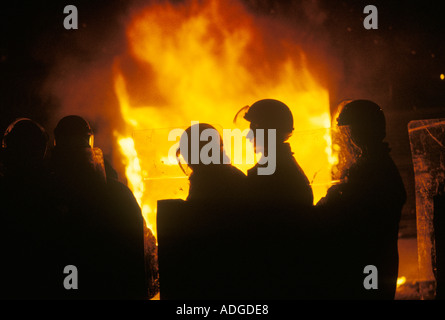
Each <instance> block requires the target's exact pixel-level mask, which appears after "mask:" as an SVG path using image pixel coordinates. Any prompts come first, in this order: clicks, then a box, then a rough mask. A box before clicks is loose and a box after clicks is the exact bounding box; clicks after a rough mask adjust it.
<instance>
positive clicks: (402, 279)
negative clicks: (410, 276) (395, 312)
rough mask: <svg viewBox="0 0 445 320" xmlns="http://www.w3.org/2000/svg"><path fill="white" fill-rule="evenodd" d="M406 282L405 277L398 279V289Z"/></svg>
mask: <svg viewBox="0 0 445 320" xmlns="http://www.w3.org/2000/svg"><path fill="white" fill-rule="evenodd" d="M405 282H406V278H405V277H398V278H397V288H398V287H400V286H401V285H403V284H405Z"/></svg>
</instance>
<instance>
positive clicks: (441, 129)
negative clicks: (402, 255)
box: [408, 119, 445, 299]
mask: <svg viewBox="0 0 445 320" xmlns="http://www.w3.org/2000/svg"><path fill="white" fill-rule="evenodd" d="M408 132H409V139H410V145H411V153H412V161H413V166H414V174H415V190H416V214H417V246H418V263H419V291H420V292H419V293H420V297H421V299H434V298H436V289H437V288H438V284H439V283H438V281H437V279H438V278H437V275H438V270H439V269H440V270H442V268H443V267H442V268H440V267H439V266H438V264H437V262H438V260H437V257H438V251H437V249H438V246H437V244H438V242H437V241H438V240H439V239H438V238H437V237H436V236H437V235H439V233H438V230H439V229H440V228H441V227H440V225H439V224H438V222H439V221H440V219H437V218H440V216H441V215H443V214H444V213H445V212H440V211H439V210H438V209H439V208H441V207H442V206H440V205H437V204H438V203H439V202H440V201H439V200H440V199H439V198H438V196H439V193H438V191H440V190H439V186H440V185H441V183H442V182H443V179H444V173H445V170H444V169H445V160H444V155H445V153H444V150H445V148H444V144H445V119H430V120H415V121H411V122H409V124H408ZM435 203H436V205H435ZM435 208H436V212H435ZM439 223H440V222H439Z"/></svg>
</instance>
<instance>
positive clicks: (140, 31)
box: [114, 1, 336, 234]
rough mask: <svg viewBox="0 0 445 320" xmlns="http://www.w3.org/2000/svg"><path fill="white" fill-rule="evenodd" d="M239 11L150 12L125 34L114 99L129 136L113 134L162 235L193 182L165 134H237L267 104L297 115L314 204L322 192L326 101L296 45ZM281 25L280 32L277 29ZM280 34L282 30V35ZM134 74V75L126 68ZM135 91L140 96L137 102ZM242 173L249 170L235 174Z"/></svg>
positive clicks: (298, 153) (298, 149)
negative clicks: (164, 220)
mask: <svg viewBox="0 0 445 320" xmlns="http://www.w3.org/2000/svg"><path fill="white" fill-rule="evenodd" d="M270 23H272V22H265V20H264V19H260V18H258V17H255V16H254V15H252V14H251V13H249V12H248V11H247V10H246V9H245V7H243V5H242V4H240V3H238V2H237V1H224V3H223V2H222V1H186V2H184V3H180V4H170V3H167V2H162V3H157V4H152V5H149V6H147V7H145V8H143V9H141V10H140V11H139V12H138V13H137V14H136V15H134V17H133V18H132V19H131V22H130V23H129V25H128V27H127V39H128V53H127V54H126V55H123V56H121V57H118V58H117V59H116V62H115V69H114V74H115V77H114V81H115V92H116V96H117V98H118V100H119V103H120V106H121V114H122V117H123V119H124V120H125V121H126V124H127V129H128V133H130V134H128V133H118V132H116V133H115V134H116V137H117V139H118V141H119V144H120V146H121V149H122V153H123V154H124V155H125V156H126V166H127V171H126V174H127V178H128V180H129V186H130V187H131V189H132V190H133V192H134V193H135V196H136V198H137V200H138V202H139V204H140V205H141V207H142V209H143V214H144V218H145V219H146V221H147V223H148V225H150V226H151V228H152V230H153V233H154V234H156V224H155V223H156V210H155V208H156V201H157V200H158V199H168V198H185V197H186V196H187V193H188V182H187V177H186V176H185V175H184V174H183V173H182V171H180V170H179V169H180V168H179V166H178V165H177V161H176V159H170V158H169V157H168V150H169V149H170V147H171V146H172V145H173V144H174V142H172V141H168V139H167V133H168V132H169V130H171V129H172V128H184V129H185V128H186V127H188V126H190V123H191V121H199V122H207V123H211V124H213V125H216V126H217V128H224V129H232V128H233V129H235V128H236V125H235V124H234V123H233V118H234V115H235V114H236V112H237V111H238V110H239V109H240V108H242V107H244V106H245V105H250V104H252V103H253V102H255V101H257V100H259V99H263V98H273V99H278V100H281V101H283V102H284V103H286V104H287V105H288V106H289V107H290V108H291V110H292V112H293V114H294V122H295V133H294V135H293V137H292V138H291V139H290V141H289V142H290V144H291V147H292V150H293V151H294V155H295V157H296V159H297V161H298V162H299V164H300V165H301V167H302V168H303V170H304V171H305V172H306V174H307V176H308V178H309V180H310V181H312V186H313V190H314V196H315V201H317V200H318V199H319V198H320V197H321V196H323V195H324V194H325V192H326V189H327V187H328V184H329V182H330V167H331V165H332V164H333V163H334V162H335V161H336V159H335V157H334V155H333V154H332V151H331V136H330V131H329V128H330V111H329V110H330V109H329V94H328V91H327V90H326V89H325V88H323V87H322V86H321V85H319V84H318V83H317V81H316V80H315V78H314V77H313V76H312V74H311V73H310V71H309V70H308V67H307V60H306V59H307V57H306V55H305V54H304V53H303V52H302V51H301V50H300V49H299V47H298V46H297V45H296V44H294V43H292V40H291V38H290V37H286V36H285V35H283V34H281V33H276V34H275V33H274V32H273V31H272V29H273V28H272V29H271V28H270V25H269V24H270ZM274 23H278V22H274ZM278 29H279V28H278ZM128 64H130V65H133V66H136V68H133V69H137V71H134V70H133V72H128V70H126V65H128ZM135 91H136V96H133V95H132V93H133V94H134V92H135ZM237 166H238V167H239V168H240V169H241V170H243V171H244V172H246V171H247V169H248V168H249V167H251V165H248V166H246V165H237Z"/></svg>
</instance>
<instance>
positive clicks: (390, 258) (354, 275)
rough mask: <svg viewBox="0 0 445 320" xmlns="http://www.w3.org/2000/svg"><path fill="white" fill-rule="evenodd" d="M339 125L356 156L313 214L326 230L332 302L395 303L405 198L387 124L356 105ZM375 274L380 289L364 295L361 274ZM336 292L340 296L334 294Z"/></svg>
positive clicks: (376, 112)
mask: <svg viewBox="0 0 445 320" xmlns="http://www.w3.org/2000/svg"><path fill="white" fill-rule="evenodd" d="M337 122H338V125H339V126H340V127H341V129H342V132H343V133H344V134H346V135H348V137H347V138H348V139H349V143H351V144H355V145H356V146H357V147H358V150H360V152H361V153H360V155H358V156H357V157H356V158H357V160H356V161H355V163H353V164H352V165H351V167H350V168H349V169H348V170H347V171H345V172H344V175H343V179H342V182H341V183H340V184H338V185H335V186H333V187H331V188H330V189H329V190H328V192H327V194H326V197H325V198H323V199H321V200H320V202H319V203H318V204H317V208H320V209H322V210H326V211H325V216H324V217H320V218H321V219H327V220H328V221H330V222H331V224H330V227H329V228H330V232H331V233H330V236H332V238H327V239H326V244H330V246H329V247H327V248H330V249H328V250H327V251H330V252H326V253H327V256H326V260H325V261H326V263H329V267H330V268H329V269H330V276H331V280H332V279H333V280H334V283H333V284H332V286H333V287H335V286H336V287H337V288H332V287H331V289H333V290H332V292H331V294H333V295H334V298H348V299H393V298H394V295H395V291H396V283H397V274H398V246H397V243H398V230H399V222H400V218H401V210H402V207H403V205H404V203H405V201H406V192H405V188H404V185H403V182H402V179H401V177H400V174H399V171H398V169H397V167H396V165H395V164H394V162H393V160H392V159H391V157H390V154H389V153H390V149H389V147H388V144H387V143H385V142H384V141H383V140H384V138H385V136H386V128H385V127H386V121H385V117H384V114H383V111H382V109H381V108H380V107H379V106H378V105H377V104H375V103H374V102H371V101H368V100H356V101H352V102H350V103H348V104H346V105H345V106H344V107H343V109H342V110H341V112H340V114H339V116H338V118H337ZM367 265H373V266H375V267H377V270H378V289H370V290H366V289H365V288H364V285H363V281H364V280H365V277H366V276H367V274H364V268H365V266H367ZM337 289H338V290H337Z"/></svg>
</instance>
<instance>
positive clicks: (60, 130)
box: [54, 115, 93, 147]
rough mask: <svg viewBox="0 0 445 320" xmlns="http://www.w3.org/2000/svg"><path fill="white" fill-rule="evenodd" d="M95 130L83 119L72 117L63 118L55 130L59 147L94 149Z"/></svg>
mask: <svg viewBox="0 0 445 320" xmlns="http://www.w3.org/2000/svg"><path fill="white" fill-rule="evenodd" d="M92 138H93V130H92V129H91V127H90V124H89V123H88V122H87V121H86V120H85V119H84V118H82V117H80V116H76V115H70V116H66V117H64V118H62V119H61V120H60V121H59V123H58V124H57V126H56V128H55V129H54V139H55V145H56V146H58V147H92V144H93V143H92Z"/></svg>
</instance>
